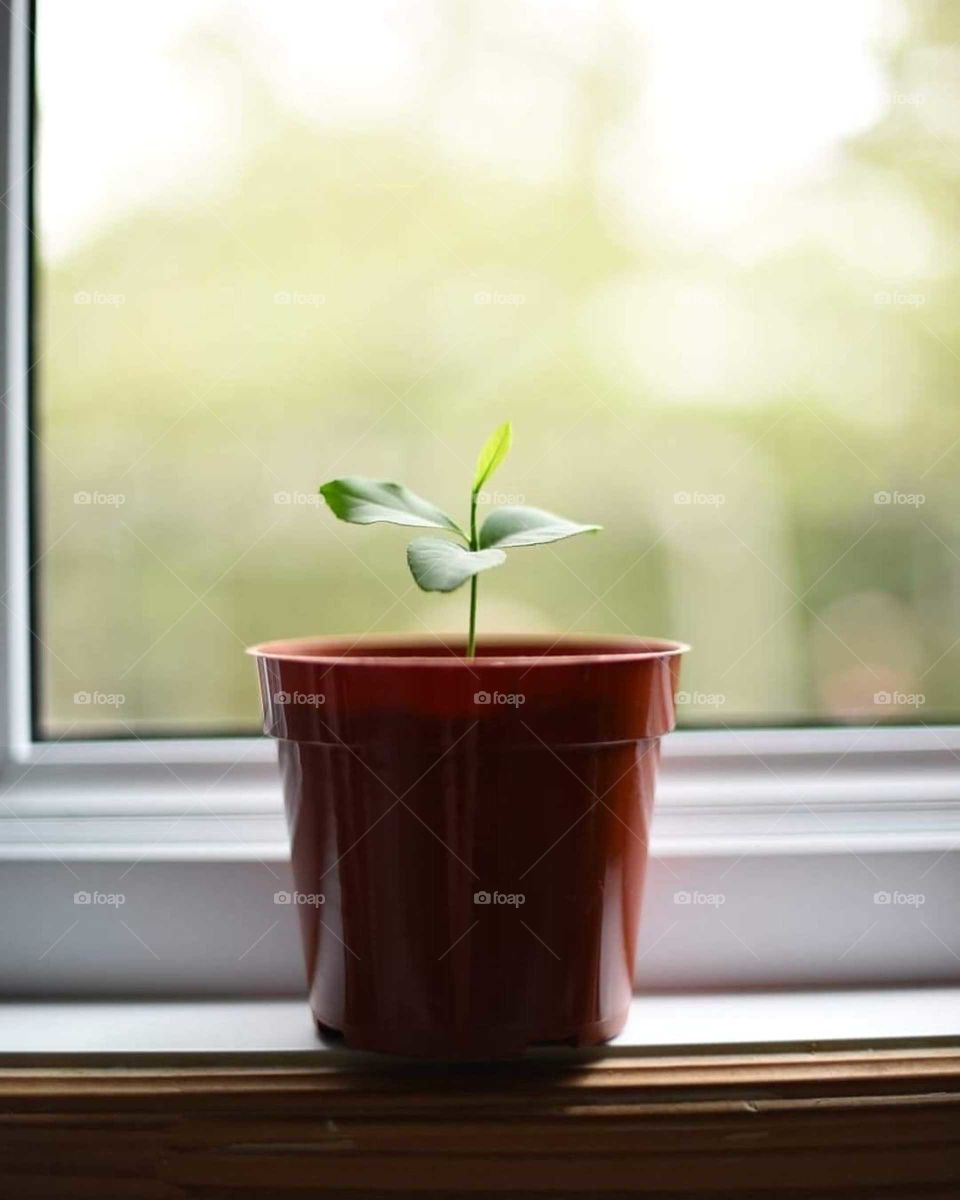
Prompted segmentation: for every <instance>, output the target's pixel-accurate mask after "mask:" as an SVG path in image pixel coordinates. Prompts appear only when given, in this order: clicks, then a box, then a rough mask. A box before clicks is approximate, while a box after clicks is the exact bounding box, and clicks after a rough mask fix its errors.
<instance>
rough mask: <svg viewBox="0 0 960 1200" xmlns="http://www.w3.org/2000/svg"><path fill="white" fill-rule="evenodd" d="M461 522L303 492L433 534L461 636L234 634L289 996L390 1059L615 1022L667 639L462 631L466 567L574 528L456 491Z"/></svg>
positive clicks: (678, 650) (490, 447)
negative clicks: (255, 738) (257, 763)
mask: <svg viewBox="0 0 960 1200" xmlns="http://www.w3.org/2000/svg"><path fill="white" fill-rule="evenodd" d="M510 439H511V432H510V426H509V425H504V426H502V427H501V428H500V429H498V430H497V431H496V433H494V434H493V436H492V437H491V438H490V439H489V440H488V441H487V443H486V445H485V446H484V448H483V450H482V451H481V453H480V457H479V460H478V463H477V469H476V473H475V476H474V480H473V485H472V488H471V492H470V519H469V525H468V528H467V530H466V531H465V530H463V529H461V528H460V526H459V525H458V524H457V523H456V522H455V521H453V520H452V519H451V518H450V517H449V516H447V515H446V514H445V513H443V512H442V511H441V510H440V509H438V508H436V507H435V506H434V505H433V504H431V503H430V502H429V501H427V500H424V499H423V498H421V497H420V496H417V495H415V494H414V493H412V492H410V491H409V490H408V489H407V488H405V487H403V486H401V485H399V484H396V483H388V482H380V481H373V480H369V479H361V478H356V477H351V478H345V479H336V480H333V481H331V482H329V483H325V484H324V485H323V486H322V487H321V488H320V493H321V495H322V496H323V497H324V499H325V500H326V503H327V505H328V506H329V507H330V508H331V509H332V511H333V512H334V514H335V515H336V516H337V517H339V518H340V519H341V520H344V521H350V522H353V523H355V524H361V525H363V524H372V523H374V522H381V521H385V522H390V523H393V524H397V525H408V526H416V527H420V528H428V529H434V530H439V531H441V534H442V535H443V536H436V535H431V536H421V537H417V538H415V539H414V540H413V541H412V542H411V543H410V546H409V547H408V550H407V560H408V563H409V566H410V570H411V573H412V574H413V577H414V579H415V580H416V582H417V584H418V585H419V587H420V588H422V589H423V590H425V591H442V592H446V591H451V590H453V589H455V588H458V587H460V586H461V585H462V584H464V583H467V582H469V583H470V606H469V625H468V631H467V636H466V638H460V639H458V638H450V639H434V638H430V637H422V638H386V637H380V636H361V637H319V638H316V637H315V638H303V639H298V640H293V641H279V642H270V643H266V644H264V645H260V646H256V647H253V648H252V650H251V653H252V654H253V655H254V656H255V657H256V660H257V666H258V669H259V679H260V692H261V699H262V703H263V711H264V724H265V729H266V732H267V733H268V734H269V735H270V736H272V737H274V738H276V739H278V744H279V756H280V767H281V772H282V776H283V785H284V797H285V805H286V812H287V820H288V825H289V829H290V836H291V847H292V858H293V874H294V883H295V887H296V889H297V891H296V894H295V896H294V899H295V900H296V902H297V907H298V910H299V916H300V922H301V932H302V937H303V948H304V953H305V958H306V968H307V978H308V982H309V989H310V1005H311V1009H312V1011H313V1014H314V1017H315V1019H316V1021H317V1023H318V1026H319V1027H320V1029H321V1031H329V1032H336V1033H338V1034H340V1035H342V1036H343V1038H344V1039H345V1041H346V1042H347V1044H348V1045H351V1046H355V1047H359V1048H363V1049H367V1050H380V1051H387V1052H393V1053H399V1054H406V1055H419V1056H431V1057H446V1058H475V1059H476V1058H500V1057H507V1056H511V1055H515V1054H519V1053H522V1052H523V1050H524V1049H525V1048H526V1047H527V1046H529V1045H531V1044H533V1043H542V1042H560V1043H570V1044H575V1045H591V1044H594V1043H596V1042H601V1041H603V1040H605V1039H607V1038H610V1037H612V1036H613V1035H615V1034H616V1033H617V1032H618V1031H619V1030H620V1029H621V1028H622V1026H623V1023H624V1021H625V1020H626V1016H627V1011H628V1008H629V1003H630V997H631V993H632V983H633V968H634V952H635V946H636V938H637V926H638V920H639V913H640V900H641V892H642V888H643V880H644V873H645V867H646V862H647V846H648V839H649V832H650V822H651V817H652V811H653V799H654V784H655V777H656V770H657V764H658V759H659V742H660V738H661V736H662V735H663V734H665V733H667V732H668V731H669V730H670V729H672V728H673V724H674V695H675V691H676V686H677V680H678V674H679V663H680V655H681V654H682V653H683V651H684V650H686V649H687V647H686V646H684V645H682V644H680V643H677V642H668V641H660V640H656V639H651V638H634V637H613V638H611V637H605V638H601V637H581V636H576V637H558V638H552V637H536V636H525V635H524V636H512V637H499V636H498V637H492V638H489V639H483V640H482V641H481V644H480V647H479V649H478V647H477V636H476V619H477V580H478V575H479V574H480V573H481V572H483V571H486V570H489V569H491V568H493V567H496V566H498V565H500V564H501V563H503V562H504V560H505V558H506V551H507V550H508V549H511V548H514V547H520V546H532V545H535V544H537V543H542V542H552V541H557V540H559V539H561V538H566V537H571V536H573V535H575V534H580V533H587V532H593V531H595V530H596V529H597V528H598V526H595V525H580V524H577V523H575V522H573V521H569V520H566V519H565V518H563V517H558V516H555V515H553V514H551V513H547V512H544V511H542V510H540V509H534V508H527V507H520V506H507V507H501V508H495V509H493V510H492V511H491V512H490V513H489V515H488V516H487V517H486V519H485V520H484V521H483V523H482V525H478V505H479V500H480V492H481V489H482V488H483V486H484V484H485V483H486V482H487V480H488V479H489V478H490V476H491V474H492V473H493V471H494V470H495V469H496V468H497V466H498V465H499V464H500V463H501V462H502V460H503V458H504V456H505V455H506V453H507V451H508V449H509V446H510Z"/></svg>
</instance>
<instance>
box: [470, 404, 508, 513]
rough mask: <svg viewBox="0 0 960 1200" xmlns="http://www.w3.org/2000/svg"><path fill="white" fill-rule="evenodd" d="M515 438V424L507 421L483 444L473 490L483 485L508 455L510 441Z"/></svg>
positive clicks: (475, 490) (477, 489)
mask: <svg viewBox="0 0 960 1200" xmlns="http://www.w3.org/2000/svg"><path fill="white" fill-rule="evenodd" d="M512 440H513V426H512V425H511V424H510V422H509V421H505V422H504V423H503V424H502V425H501V426H500V428H499V429H495V430H494V431H493V433H491V434H490V436H489V437H488V438H487V440H486V441H485V442H484V444H483V449H482V450H481V451H480V455H479V457H478V458H477V469H476V471H475V472H474V475H473V492H474V495H476V493H477V492H479V491H480V489H481V488H482V487H483V485H484V484H485V483H486V482H487V480H488V479H489V478H490V476H491V475H492V474H493V473H494V471H495V470H496V469H497V467H499V466H500V464H501V463H502V462H503V460H504V459H505V458H506V457H507V451H508V450H509V449H510V443H511V442H512Z"/></svg>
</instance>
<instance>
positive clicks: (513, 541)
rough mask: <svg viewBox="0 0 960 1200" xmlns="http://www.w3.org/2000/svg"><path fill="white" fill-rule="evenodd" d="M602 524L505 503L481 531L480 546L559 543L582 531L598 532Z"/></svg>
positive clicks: (496, 510) (495, 510)
mask: <svg viewBox="0 0 960 1200" xmlns="http://www.w3.org/2000/svg"><path fill="white" fill-rule="evenodd" d="M602 528H603V527H602V526H601V525H578V524H577V523H576V521H568V520H567V519H566V517H558V516H556V515H555V514H554V513H548V512H544V511H543V509H542V508H526V507H525V506H522V505H505V506H504V507H503V508H495V509H494V510H493V512H492V513H491V514H490V516H489V517H487V519H486V520H485V521H484V523H483V527H482V528H481V530H480V539H479V541H480V549H481V551H482V550H485V549H488V548H489V547H492V546H500V547H502V548H504V549H506V548H507V547H508V546H539V545H542V544H543V543H544V542H559V541H560V539H561V538H568V537H573V536H574V535H575V534H578V533H595V532H596V531H597V530H598V529H602Z"/></svg>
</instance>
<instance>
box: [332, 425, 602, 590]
mask: <svg viewBox="0 0 960 1200" xmlns="http://www.w3.org/2000/svg"><path fill="white" fill-rule="evenodd" d="M511 436H512V434H511V427H510V424H509V422H508V423H507V424H505V425H501V426H500V428H499V429H497V430H496V431H495V432H494V433H493V434H491V436H490V437H489V438H488V439H487V441H486V443H485V444H484V447H483V449H482V450H481V451H480V456H479V458H478V459H477V467H476V471H475V473H474V477H473V487H472V490H471V504H475V503H476V497H477V494H478V493H479V491H480V489H481V488H482V487H483V485H484V484H485V483H486V482H487V480H488V479H489V478H490V476H491V475H492V474H493V472H494V471H495V470H496V469H497V467H498V466H499V465H500V463H501V462H503V459H504V458H505V457H506V454H507V451H508V450H509V449H510V442H511ZM320 494H321V496H323V498H324V500H326V502H327V504H328V505H329V506H330V508H331V510H332V511H333V513H334V514H335V515H336V516H338V517H339V518H340V520H341V521H350V522H351V523H353V524H354V525H375V524H377V523H378V522H386V523H388V524H390V525H413V526H419V527H421V528H427V529H443V530H445V531H447V532H448V533H452V534H455V535H456V536H457V537H459V538H462V539H463V541H464V542H465V543H466V544H465V545H461V543H460V542H457V541H451V540H450V539H449V538H440V537H420V538H414V540H413V541H412V542H411V543H410V545H409V546H408V547H407V563H408V565H409V567H410V573H411V574H412V575H413V578H414V580H415V581H416V583H417V586H418V587H420V588H421V589H422V590H423V591H425V592H452V591H454V589H455V588H458V587H460V586H461V584H464V583H466V581H467V580H468V579H470V578H471V577H472V576H474V575H478V574H479V573H480V572H481V571H488V570H489V569H490V568H491V567H499V566H500V565H501V564H502V563H504V562H506V560H507V556H506V554H504V550H507V549H509V548H511V547H514V546H537V545H542V544H543V543H545V542H557V541H560V539H561V538H568V537H573V536H574V535H575V534H578V533H592V532H594V531H596V530H598V529H600V526H599V525H579V524H577V523H576V522H575V521H568V520H567V519H566V517H558V516H556V515H555V514H554V513H549V512H544V510H543V509H541V508H528V507H527V506H526V505H518V504H510V505H504V506H503V507H501V508H495V509H494V510H493V511H492V512H491V513H490V515H489V516H488V517H487V518H486V520H485V521H484V522H483V524H482V525H481V527H480V529H479V531H478V533H477V538H476V545H475V546H471V544H470V538H469V537H468V535H467V534H465V533H464V532H463V530H462V529H461V528H460V526H459V525H458V524H457V523H456V521H454V520H453V519H452V518H451V517H448V516H447V514H446V513H445V512H443V511H441V509H439V508H437V507H436V505H434V504H431V503H430V501H429V500H424V498H423V497H422V496H418V495H417V494H416V493H415V492H411V491H410V489H409V488H406V487H404V486H403V484H401V483H389V482H386V481H384V480H378V479H365V478H363V477H361V476H358V475H349V476H346V477H344V478H343V479H333V480H331V481H330V482H329V483H325V484H322V485H321V487H320Z"/></svg>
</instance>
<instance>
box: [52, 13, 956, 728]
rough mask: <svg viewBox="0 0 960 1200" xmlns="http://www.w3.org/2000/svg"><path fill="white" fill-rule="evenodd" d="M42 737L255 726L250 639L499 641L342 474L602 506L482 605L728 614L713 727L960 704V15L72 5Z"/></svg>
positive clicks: (64, 57) (611, 618) (574, 512)
mask: <svg viewBox="0 0 960 1200" xmlns="http://www.w3.org/2000/svg"><path fill="white" fill-rule="evenodd" d="M36 33H37V77H36V87H37V128H36V138H37V150H38V162H37V169H36V171H35V172H34V173H33V180H34V186H35V188H36V210H35V211H36V227H35V230H34V232H35V233H36V235H37V241H36V268H35V269H36V283H37V288H36V303H37V307H38V311H37V314H36V318H37V319H36V322H35V343H34V347H33V356H34V359H35V360H36V365H35V367H34V369H33V371H32V373H31V381H32V385H33V389H34V398H33V403H34V432H35V435H36V436H35V437H34V439H33V448H34V452H35V464H34V465H35V471H36V483H37V486H36V495H37V497H38V501H39V517H38V521H37V522H36V544H35V546H34V554H33V557H34V559H36V560H38V561H37V565H36V566H35V569H34V582H35V592H36V612H35V620H36V633H37V637H36V639H35V641H34V648H35V652H36V655H37V659H38V667H39V670H38V673H37V674H38V679H39V683H40V708H39V718H40V732H41V734H42V735H43V736H48V737H49V736H55V737H60V736H68V737H80V736H89V735H91V734H93V735H111V736H125V735H128V734H130V733H136V734H138V735H140V736H146V735H149V734H154V733H156V734H187V733H203V732H228V731H239V730H250V731H252V730H254V729H255V728H256V727H257V699H256V691H255V685H254V672H253V669H252V667H251V664H250V662H249V661H248V660H247V659H245V657H244V656H243V654H242V650H243V647H244V646H245V645H246V644H248V643H251V642H253V641H258V640H261V639H265V638H269V637H279V636H286V635H291V636H292V635H299V634H309V633H331V632H363V631H367V630H370V631H385V630H391V631H404V632H408V633H411V634H425V633H426V632H427V631H428V630H430V631H443V630H454V631H463V630H464V629H465V625H466V614H467V594H466V592H457V593H454V594H452V595H450V596H438V595H423V594H420V593H418V592H417V590H416V588H415V586H414V585H413V583H412V581H411V579H410V577H409V575H408V573H407V569H406V565H405V560H404V553H403V551H404V547H405V544H406V537H405V532H404V531H402V530H398V529H395V528H389V527H377V528H374V529H362V530H361V529H356V528H354V527H350V526H347V525H343V524H340V523H338V522H336V521H334V519H333V518H332V516H331V515H330V514H329V513H328V512H325V511H322V510H321V509H320V506H319V501H318V497H317V494H316V488H317V485H318V484H319V483H320V482H322V481H323V480H326V479H328V478H330V477H332V476H335V475H338V474H350V473H357V474H366V475H372V476H375V477H379V478H387V479H397V480H400V481H402V482H404V483H406V484H407V485H408V486H411V487H413V488H414V489H415V490H417V491H419V492H421V493H423V494H426V495H427V496H429V497H430V498H431V499H433V500H434V501H435V502H437V503H439V504H440V505H441V506H443V507H444V508H447V509H448V510H451V511H454V512H455V513H460V514H461V515H462V514H463V513H464V510H465V507H466V500H467V496H466V489H467V488H468V486H469V479H470V474H471V470H472V464H473V459H474V456H475V454H476V451H477V449H478V447H479V445H480V443H481V442H482V440H483V439H484V437H485V436H486V435H487V434H488V433H489V432H490V430H492V429H493V428H494V426H495V425H497V424H498V423H500V422H501V421H503V420H506V419H511V420H512V421H513V422H514V426H515V449H514V451H513V453H512V454H511V457H510V459H509V460H508V462H507V464H506V465H505V466H504V468H502V469H501V471H500V473H499V474H498V476H497V478H496V480H495V485H494V486H492V488H491V493H492V495H491V499H492V500H493V501H501V502H502V501H506V500H507V499H510V500H514V501H518V502H526V503H530V504H535V505H538V506H541V507H545V508H548V509H553V510H555V511H557V512H560V513H563V514H567V515H569V516H571V517H573V518H575V519H577V520H581V521H597V522H601V523H603V525H604V526H605V530H604V532H603V533H602V534H600V535H599V536H598V537H596V538H581V539H575V540H573V541H570V542H568V543H562V544H558V545H555V546H551V547H548V548H543V549H540V550H535V551H530V552H529V553H528V552H526V551H520V552H517V553H514V554H513V555H512V556H511V559H510V562H509V563H508V565H507V566H506V567H505V568H503V569H501V570H499V571H496V572H490V573H489V574H487V575H485V576H484V578H483V580H482V584H481V587H480V630H481V637H482V635H483V633H484V632H486V633H490V632H494V631H504V630H532V631H557V632H564V631H586V630H591V631H598V632H605V633H619V632H625V631H630V632H633V633H646V634H651V635H659V636H670V637H677V638H681V639H683V640H686V641H689V642H691V643H693V646H694V653H693V654H691V655H690V656H689V657H688V659H687V661H686V662H685V664H684V680H683V687H684V692H683V693H682V713H681V715H682V719H683V720H684V721H685V722H686V723H688V724H707V725H712V726H718V727H720V726H724V725H729V726H735V725H738V724H743V723H762V724H768V723H774V724H777V723H795V722H827V723H829V722H835V721H856V722H863V723H867V724H873V723H874V722H876V721H878V720H900V721H926V722H937V721H945V720H955V719H957V717H958V715H960V671H958V666H960V637H958V633H960V629H958V623H957V612H958V607H957V596H958V586H960V536H958V532H960V531H958V515H957V514H958V512H960V472H958V466H960V408H958V401H957V395H958V389H957V384H958V367H960V343H958V339H957V333H956V330H957V321H958V304H957V280H956V276H957V270H958V266H957V262H958V252H960V229H958V227H957V225H958V223H957V216H956V211H957V210H956V204H955V195H956V185H957V175H958V173H960V92H958V87H957V80H958V79H960V13H958V11H957V9H956V6H951V5H950V4H947V3H937V2H936V0H924V2H923V3H917V4H895V3H883V2H879V0H878V2H868V0H848V2H846V3H843V4H836V3H831V2H828V0H822V2H821V0H804V2H803V3H786V2H784V3H778V4H770V3H769V2H768V0H727V2H726V3H724V4H717V3H715V2H714V0H702V2H692V0H670V2H669V3H668V2H666V0H661V2H649V3H645V2H639V3H630V4H607V3H601V2H600V0H563V2H558V0H549V3H548V2H547V0H475V2H472V3H468V2H465V3H457V4H451V3H445V2H441V0H435V2H428V0H402V2H399V3H398V2H395V0H394V2H387V0H353V2H351V3H350V4H344V5H340V4H317V3H314V2H310V0H247V2H246V3H241V2H231V3H227V2H218V0H177V2H172V0H168V2H167V3H165V4H162V5H146V4H135V5H134V4H130V3H129V2H128V0H84V3H83V4H77V3H76V2H75V0H39V3H38V6H37V30H36Z"/></svg>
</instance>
